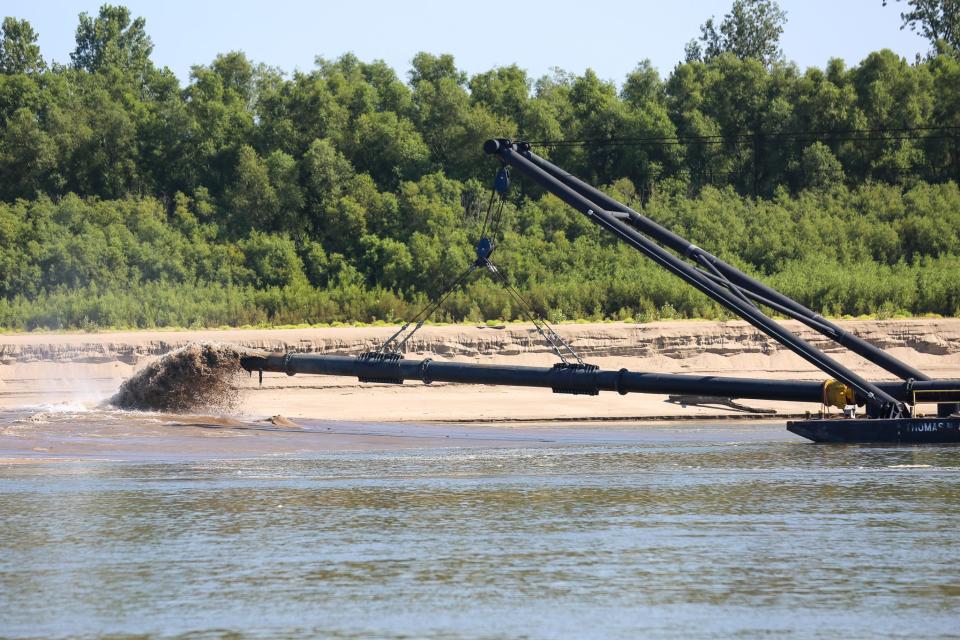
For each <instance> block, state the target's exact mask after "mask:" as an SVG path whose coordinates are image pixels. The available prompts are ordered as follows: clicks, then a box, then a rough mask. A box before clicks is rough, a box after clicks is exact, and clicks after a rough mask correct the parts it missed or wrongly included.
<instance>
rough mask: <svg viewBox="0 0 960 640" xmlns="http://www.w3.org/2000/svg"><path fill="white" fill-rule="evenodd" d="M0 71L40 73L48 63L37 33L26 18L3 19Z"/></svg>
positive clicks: (0, 40) (0, 42)
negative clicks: (44, 58)
mask: <svg viewBox="0 0 960 640" xmlns="http://www.w3.org/2000/svg"><path fill="white" fill-rule="evenodd" d="M2 34H3V37H2V39H0V73H8V74H15V73H40V72H41V71H43V70H44V69H46V67H47V65H46V63H45V62H44V61H43V57H42V56H41V55H40V46H39V45H38V44H37V33H36V32H35V31H34V30H33V27H32V26H30V23H29V22H27V21H26V20H17V19H16V18H11V17H9V16H8V17H6V18H4V19H3V28H2Z"/></svg>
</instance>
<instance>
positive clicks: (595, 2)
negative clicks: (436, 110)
mask: <svg viewBox="0 0 960 640" xmlns="http://www.w3.org/2000/svg"><path fill="white" fill-rule="evenodd" d="M113 3H115V4H124V5H126V6H128V7H130V9H131V10H132V11H133V13H134V15H138V16H143V17H144V18H145V19H146V21H147V32H148V33H149V34H150V36H151V37H152V38H153V42H154V45H155V49H154V53H153V60H154V62H155V63H156V64H158V65H160V66H168V67H170V68H171V69H172V70H173V71H174V72H175V73H176V74H177V75H178V76H179V77H180V78H181V79H182V80H186V79H187V78H188V76H189V73H190V67H191V65H194V64H207V63H209V62H210V61H211V60H212V59H213V58H214V56H216V54H217V53H224V52H227V51H232V50H242V51H244V52H246V54H247V55H248V56H249V57H250V58H251V59H253V60H255V61H257V62H265V63H267V64H269V65H272V66H275V67H279V68H281V69H283V70H284V71H292V70H294V69H300V70H309V69H311V68H312V67H313V60H314V57H315V56H318V55H319V56H323V57H325V58H336V57H338V56H339V55H341V54H343V53H345V52H348V51H351V52H353V53H355V54H356V55H357V56H358V57H360V58H361V59H362V60H373V59H376V58H382V59H383V60H386V61H387V63H388V64H390V65H391V66H392V67H393V68H394V69H396V70H397V72H398V73H399V74H400V75H401V77H403V78H406V72H407V70H408V69H409V63H410V60H411V58H412V57H413V56H414V54H416V53H417V52H418V51H429V52H431V53H451V54H453V55H454V56H455V58H456V61H457V64H458V66H459V67H460V68H461V69H463V70H465V71H467V72H468V73H476V72H479V71H486V70H488V69H491V68H493V67H495V66H500V65H507V64H511V63H516V64H518V65H519V66H521V67H523V68H525V69H527V71H528V72H529V73H530V75H531V76H533V77H539V76H541V75H543V74H545V73H548V72H549V70H550V68H551V67H560V68H562V69H565V70H567V71H571V72H574V73H578V74H579V73H582V72H583V71H584V70H585V69H586V68H588V67H589V68H592V69H594V70H595V71H596V72H597V73H598V74H599V75H600V76H601V77H602V78H605V79H610V80H615V81H617V82H618V83H619V82H621V81H622V80H623V78H624V76H626V74H627V73H629V71H630V70H631V69H633V68H634V67H635V66H636V64H637V62H638V61H640V60H643V59H644V58H649V59H650V60H651V61H652V62H653V65H654V66H655V67H656V68H657V69H658V70H659V71H660V73H661V75H664V76H665V75H667V74H669V72H670V70H671V69H672V68H673V67H674V65H676V63H677V62H678V61H680V60H681V59H682V58H683V47H684V44H686V42H687V41H689V40H690V39H691V38H694V37H695V36H697V35H698V34H699V25H700V24H702V23H703V22H704V21H705V20H706V19H707V18H709V17H710V16H711V15H715V16H717V17H718V18H719V17H722V16H723V14H725V13H726V12H727V11H728V10H729V8H730V5H731V3H732V0H674V1H672V2H664V1H662V0H659V1H657V0H632V1H631V0H619V1H617V0H592V1H589V2H583V1H582V0H581V1H576V2H575V1H571V0H552V1H543V0H527V1H521V2H509V3H508V2H473V3H466V2H456V0H447V1H446V2H444V1H441V0H407V1H405V2H402V1H395V2H390V1H387V0H339V1H336V2H330V1H327V0H317V1H314V2H307V1H300V2H297V1H294V0H272V1H271V2H262V1H261V2H255V1H253V0H230V1H224V0H192V1H189V2H188V1H185V0H161V1H157V0H153V1H146V0H127V1H126V2H123V1H122V0H115V1H114V2H113ZM101 4H102V2H101V1H100V0H3V2H2V4H0V13H2V15H13V16H16V17H18V18H26V19H28V20H29V21H30V22H31V23H32V24H33V26H34V28H35V29H36V30H37V31H38V33H39V35H40V46H41V48H42V50H43V55H44V57H45V58H46V59H47V61H48V62H49V61H50V60H57V61H59V62H64V63H65V62H69V54H70V51H71V50H72V49H73V46H74V32H75V30H76V27H77V15H78V14H79V13H80V12H81V11H86V12H88V13H90V14H93V15H95V14H96V13H97V10H98V8H99V6H100V5H101ZM780 4H781V6H782V7H783V8H784V9H785V10H786V12H787V18H788V21H787V25H786V30H785V32H784V35H783V39H782V45H783V49H784V52H785V54H786V56H787V58H788V59H789V60H793V61H794V62H796V63H797V64H799V65H800V66H801V67H809V66H818V67H823V66H824V65H825V63H826V62H827V60H828V59H829V58H831V57H839V58H843V59H844V60H846V61H847V63H848V64H851V65H853V64H856V63H857V62H859V61H860V60H862V59H863V57H864V56H865V55H866V54H867V53H869V52H871V51H876V50H878V49H881V48H890V49H893V50H894V51H896V52H897V53H898V54H900V55H902V56H905V57H906V58H907V59H908V60H910V61H913V59H914V56H915V55H916V54H917V53H922V52H925V51H926V50H927V49H928V46H927V43H926V41H924V40H923V39H922V38H920V37H918V36H916V35H915V34H913V33H911V32H910V31H909V30H906V31H900V28H899V27H900V15H899V14H900V11H901V6H902V5H898V4H897V3H895V2H891V3H890V5H889V6H887V7H883V6H882V0H781V3H780Z"/></svg>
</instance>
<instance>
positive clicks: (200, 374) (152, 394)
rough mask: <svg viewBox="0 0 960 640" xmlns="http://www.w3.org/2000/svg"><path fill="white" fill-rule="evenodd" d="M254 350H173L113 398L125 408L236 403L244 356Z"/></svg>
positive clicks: (208, 346)
mask: <svg viewBox="0 0 960 640" xmlns="http://www.w3.org/2000/svg"><path fill="white" fill-rule="evenodd" d="M248 353H251V352H250V351H248V350H246V349H242V348H239V347H236V346H233V345H227V344H218V343H209V342H204V343H191V344H188V345H186V346H184V347H181V348H179V349H177V350H175V351H171V352H170V353H168V354H167V355H165V356H163V357H162V358H160V359H159V360H157V361H156V362H153V363H151V364H150V365H149V366H147V367H145V368H144V369H141V370H140V371H138V372H137V373H136V374H134V376H133V377H132V378H130V379H129V380H126V381H125V382H124V383H123V384H122V385H121V386H120V389H119V390H118V391H117V393H116V395H114V396H113V397H112V398H111V399H110V404H112V405H114V406H116V407H119V408H121V409H138V410H145V411H192V410H196V409H202V408H219V409H229V408H231V407H233V406H235V405H236V403H237V400H238V397H239V390H238V388H237V386H236V384H235V379H236V377H237V376H238V375H239V374H240V373H242V372H243V369H242V368H241V367H240V357H241V356H243V355H246V354H248Z"/></svg>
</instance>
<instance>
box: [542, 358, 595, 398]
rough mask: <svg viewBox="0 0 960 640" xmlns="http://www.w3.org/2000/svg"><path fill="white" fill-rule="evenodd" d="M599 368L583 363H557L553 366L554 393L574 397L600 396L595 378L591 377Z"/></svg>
mask: <svg viewBox="0 0 960 640" xmlns="http://www.w3.org/2000/svg"><path fill="white" fill-rule="evenodd" d="M599 369H600V367H599V366H598V365H595V364H587V363H585V362H558V363H556V364H555V365H553V372H554V383H553V386H552V387H551V389H553V392H554V393H568V394H570V395H575V396H596V395H599V394H600V388H599V387H598V386H597V380H596V377H595V376H593V375H591V374H592V373H593V372H594V371H597V370H599Z"/></svg>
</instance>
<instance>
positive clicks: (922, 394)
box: [240, 354, 960, 403]
mask: <svg viewBox="0 0 960 640" xmlns="http://www.w3.org/2000/svg"><path fill="white" fill-rule="evenodd" d="M240 363H241V365H242V366H243V368H244V369H246V370H247V371H250V372H253V371H270V372H274V373H286V374H287V375H291V376H292V375H295V374H298V373H303V374H315V375H332V376H346V377H357V378H362V379H376V380H381V381H388V380H389V381H392V382H396V383H401V382H403V381H404V380H419V381H421V382H425V383H428V384H429V383H431V382H456V383H463V384H489V385H504V386H515V387H544V388H550V389H554V390H555V391H558V392H561V393H582V394H595V393H597V392H600V391H616V392H619V393H620V394H627V393H654V394H682V395H702V396H717V397H723V398H743V399H750V400H781V401H794V402H815V403H820V402H822V399H823V383H822V382H818V381H816V380H769V379H764V378H726V377H718V376H691V375H680V374H669V373H642V372H637V371H628V370H627V369H620V370H619V371H611V370H601V369H593V370H591V369H580V368H564V367H553V368H551V367H521V366H507V365H484V364H468V363H460V362H436V361H434V360H430V359H429V358H428V359H426V360H369V359H364V358H362V357H361V358H357V357H354V356H336V355H317V354H271V355H268V356H245V357H243V358H241V359H240ZM876 384H877V386H878V387H880V388H881V389H883V390H884V392H885V393H888V394H890V395H891V396H892V397H894V398H896V399H897V400H899V401H904V402H913V396H914V393H916V394H917V397H918V399H920V400H922V401H923V402H940V401H951V400H952V401H955V400H956V399H957V397H958V396H960V380H925V381H917V382H913V383H908V382H900V381H894V382H878V383H876Z"/></svg>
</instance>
